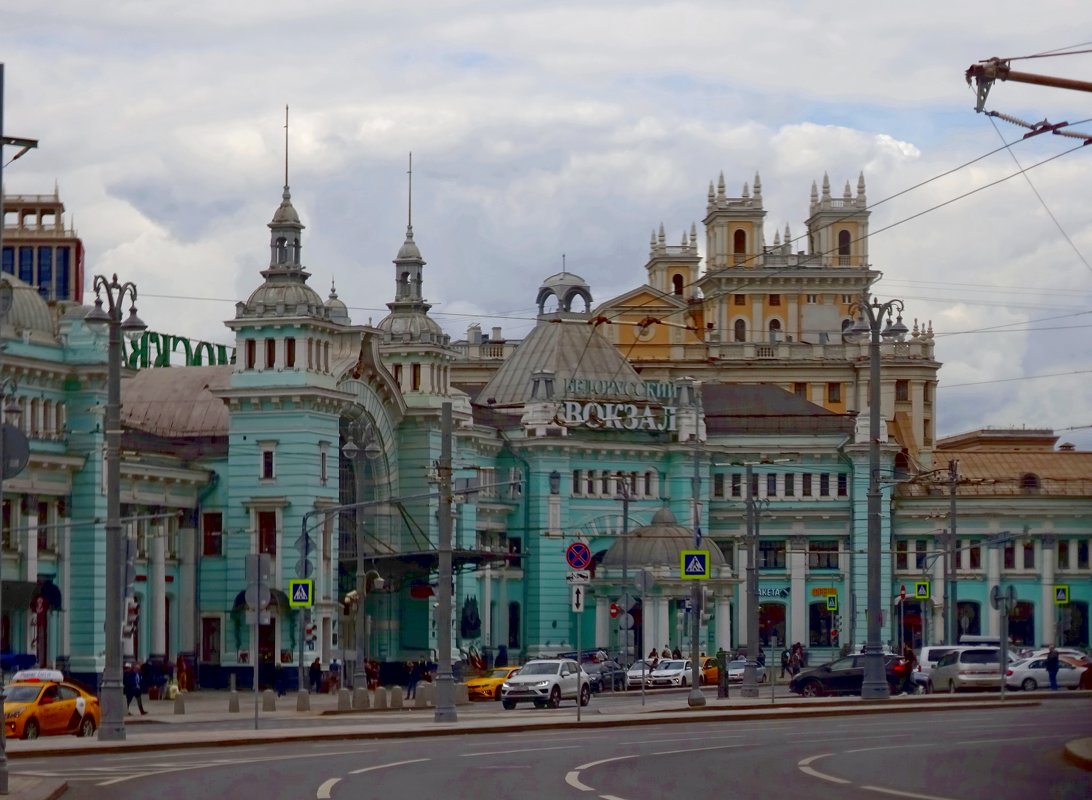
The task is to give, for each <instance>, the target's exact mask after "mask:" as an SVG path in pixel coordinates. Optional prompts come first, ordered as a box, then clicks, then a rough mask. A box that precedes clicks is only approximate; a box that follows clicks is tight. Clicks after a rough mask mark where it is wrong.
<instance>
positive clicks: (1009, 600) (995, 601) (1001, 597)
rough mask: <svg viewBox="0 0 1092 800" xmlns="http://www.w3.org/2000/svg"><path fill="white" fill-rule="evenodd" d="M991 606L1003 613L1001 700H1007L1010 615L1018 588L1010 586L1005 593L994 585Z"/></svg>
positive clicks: (991, 591)
mask: <svg viewBox="0 0 1092 800" xmlns="http://www.w3.org/2000/svg"><path fill="white" fill-rule="evenodd" d="M990 605H992V606H993V607H994V610H995V611H1000V612H1001V663H1000V664H999V666H1000V667H1001V699H1002V700H1004V699H1005V672H1006V670H1007V669H1008V665H1009V614H1011V613H1012V609H1013V608H1014V607H1015V606H1016V587H1015V586H1012V585H1010V586H1009V588H1008V589H1006V590H1005V591H1003V592H1002V591H1001V587H1000V586H997V585H994V587H993V588H992V589H991V590H990Z"/></svg>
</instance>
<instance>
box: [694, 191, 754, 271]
mask: <svg viewBox="0 0 1092 800" xmlns="http://www.w3.org/2000/svg"><path fill="white" fill-rule="evenodd" d="M765 218H766V210H765V209H764V208H763V207H762V179H761V178H760V177H759V176H758V173H757V172H756V173H755V180H754V191H753V192H752V191H751V188H750V187H748V186H747V184H746V183H744V184H743V191H742V192H740V195H739V197H728V195H727V194H726V192H725V188H724V173H723V172H722V173H720V177H719V178H718V180H717V186H716V191H715V192H714V189H713V182H712V181H710V182H709V199H708V202H707V203H706V212H705V236H706V248H705V252H706V271H707V272H715V271H717V270H721V269H726V268H728V267H737V268H738V267H742V268H753V267H755V266H757V264H758V259H759V256H760V255H761V253H762V250H763V247H764V245H765V238H764V236H763V232H762V224H763V221H764V220H765Z"/></svg>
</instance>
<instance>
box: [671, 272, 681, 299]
mask: <svg viewBox="0 0 1092 800" xmlns="http://www.w3.org/2000/svg"><path fill="white" fill-rule="evenodd" d="M671 285H672V286H673V287H674V288H675V294H677V295H681V294H682V289H683V276H682V275H679V274H678V273H676V274H675V275H672V276H671Z"/></svg>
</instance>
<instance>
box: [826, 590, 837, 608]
mask: <svg viewBox="0 0 1092 800" xmlns="http://www.w3.org/2000/svg"><path fill="white" fill-rule="evenodd" d="M837 610H838V595H836V594H828V595H827V611H837Z"/></svg>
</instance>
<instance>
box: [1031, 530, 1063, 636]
mask: <svg viewBox="0 0 1092 800" xmlns="http://www.w3.org/2000/svg"><path fill="white" fill-rule="evenodd" d="M1035 549H1036V550H1038V551H1039V552H1038V554H1037V555H1038V558H1039V559H1041V560H1040V562H1039V563H1040V564H1042V569H1041V571H1040V575H1041V576H1042V580H1041V581H1040V586H1041V587H1042V588H1041V591H1040V597H1039V614H1038V616H1039V617H1040V619H1042V620H1043V624H1042V626H1041V627H1040V628H1039V630H1040V631H1042V636H1041V637H1040V638H1039V639H1038V640H1037V642H1036V643H1037V644H1038V643H1042V644H1046V645H1049V644H1054V643H1056V642H1057V640H1058V629H1057V620H1058V617H1057V609H1058V607H1057V606H1055V605H1054V553H1055V550H1054V537H1053V536H1043V537H1042V538H1040V539H1036V541H1035Z"/></svg>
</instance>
